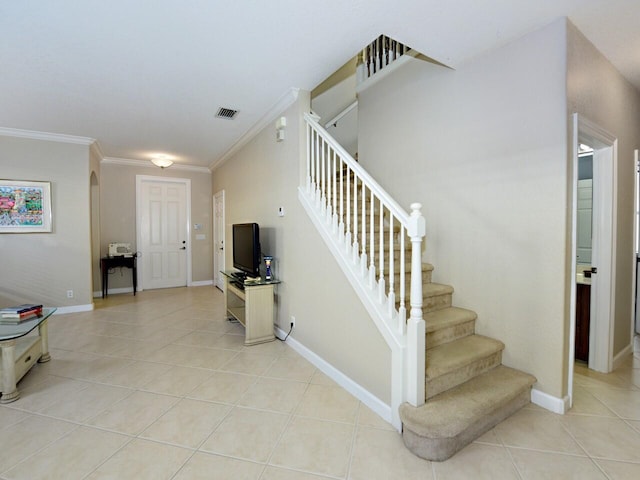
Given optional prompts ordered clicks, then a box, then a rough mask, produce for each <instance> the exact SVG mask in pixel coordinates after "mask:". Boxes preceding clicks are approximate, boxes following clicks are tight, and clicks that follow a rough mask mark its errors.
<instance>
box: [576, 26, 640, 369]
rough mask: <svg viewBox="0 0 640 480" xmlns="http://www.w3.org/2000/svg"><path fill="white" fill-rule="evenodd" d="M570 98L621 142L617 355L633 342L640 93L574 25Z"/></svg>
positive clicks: (617, 272) (619, 165)
mask: <svg viewBox="0 0 640 480" xmlns="http://www.w3.org/2000/svg"><path fill="white" fill-rule="evenodd" d="M567 39H568V55H567V64H568V74H567V95H568V99H569V105H568V112H569V114H573V113H576V112H577V113H578V114H580V115H583V116H584V117H585V118H586V119H588V120H590V121H591V122H594V123H595V124H597V125H598V126H600V127H601V128H603V129H604V130H606V131H607V132H609V133H610V134H612V135H613V136H615V137H616V138H617V139H618V157H617V163H616V169H617V178H616V181H617V197H616V203H617V208H618V214H617V218H616V222H617V233H616V254H617V255H616V264H615V272H616V276H615V286H616V287H615V298H614V304H615V323H614V339H613V355H614V357H615V355H616V354H618V353H620V352H621V351H622V350H624V349H625V348H627V347H629V346H630V345H631V342H632V337H631V325H632V313H633V312H632V308H633V304H632V302H633V294H634V293H633V282H632V279H633V268H634V266H635V258H634V257H635V256H634V245H633V222H634V218H633V217H634V175H635V173H634V172H635V169H634V150H635V149H636V148H639V147H640V93H639V92H638V90H636V89H635V88H634V87H633V86H632V85H631V84H630V83H629V82H628V81H627V80H625V79H624V78H623V77H622V75H621V74H620V73H619V72H618V71H617V70H616V69H615V68H614V67H613V65H611V63H609V61H608V60H607V59H606V58H605V57H604V56H603V55H602V54H601V53H600V52H599V51H598V50H597V49H596V48H595V47H594V46H593V45H592V44H591V43H590V42H589V41H588V40H587V39H586V38H585V37H584V35H582V34H581V33H580V32H579V31H578V30H577V29H576V27H575V26H573V25H572V24H571V23H569V28H568V30H567Z"/></svg>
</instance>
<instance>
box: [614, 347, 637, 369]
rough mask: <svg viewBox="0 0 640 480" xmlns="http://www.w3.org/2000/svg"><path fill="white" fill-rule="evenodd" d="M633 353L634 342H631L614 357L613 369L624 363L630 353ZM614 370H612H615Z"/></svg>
mask: <svg viewBox="0 0 640 480" xmlns="http://www.w3.org/2000/svg"><path fill="white" fill-rule="evenodd" d="M631 353H633V343H630V344H629V345H627V346H626V347H625V348H623V349H622V351H621V352H620V353H618V354H617V355H616V356H615V357H613V366H612V367H613V370H615V369H616V368H618V367H619V366H620V365H622V362H624V360H625V359H626V358H627V357H628V356H629V354H631ZM613 370H612V371H613Z"/></svg>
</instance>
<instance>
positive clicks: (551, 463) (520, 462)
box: [510, 449, 607, 480]
mask: <svg viewBox="0 0 640 480" xmlns="http://www.w3.org/2000/svg"><path fill="white" fill-rule="evenodd" d="M510 452H511V455H512V457H513V461H514V462H515V464H516V467H517V469H518V472H520V475H521V476H522V479H523V480H533V479H540V478H548V479H556V478H557V479H562V480H565V479H575V480H606V479H607V477H606V476H605V475H604V474H603V473H602V472H601V471H600V469H599V468H598V467H597V466H596V465H595V464H594V463H593V460H591V459H590V458H587V457H577V456H572V455H563V454H559V453H548V452H536V451H533V450H519V449H510Z"/></svg>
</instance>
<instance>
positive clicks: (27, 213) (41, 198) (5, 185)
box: [0, 180, 51, 233]
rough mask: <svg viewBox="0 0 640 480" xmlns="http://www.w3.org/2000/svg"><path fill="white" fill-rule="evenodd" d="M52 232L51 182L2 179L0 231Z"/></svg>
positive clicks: (0, 184) (0, 190)
mask: <svg viewBox="0 0 640 480" xmlns="http://www.w3.org/2000/svg"><path fill="white" fill-rule="evenodd" d="M38 232H51V183H50V182H30V181H24V180H0V233H38Z"/></svg>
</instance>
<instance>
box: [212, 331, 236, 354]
mask: <svg viewBox="0 0 640 480" xmlns="http://www.w3.org/2000/svg"><path fill="white" fill-rule="evenodd" d="M240 333H241V334H240ZM209 346H211V347H214V348H225V349H228V350H238V351H239V350H243V349H244V331H242V332H237V331H234V330H231V331H230V332H227V333H225V334H224V335H221V336H219V337H217V338H215V339H213V342H212V343H211V345H209Z"/></svg>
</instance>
